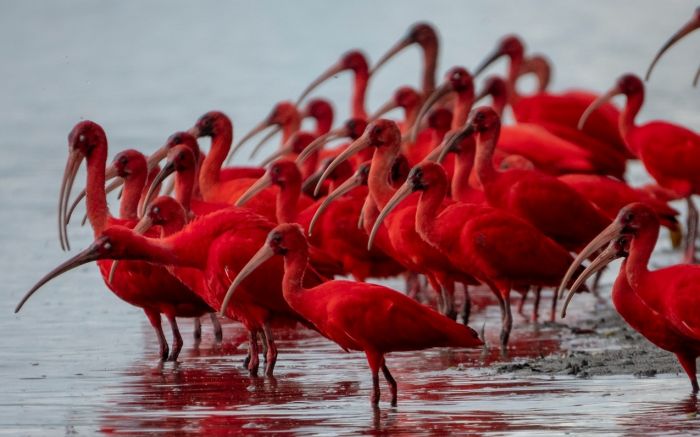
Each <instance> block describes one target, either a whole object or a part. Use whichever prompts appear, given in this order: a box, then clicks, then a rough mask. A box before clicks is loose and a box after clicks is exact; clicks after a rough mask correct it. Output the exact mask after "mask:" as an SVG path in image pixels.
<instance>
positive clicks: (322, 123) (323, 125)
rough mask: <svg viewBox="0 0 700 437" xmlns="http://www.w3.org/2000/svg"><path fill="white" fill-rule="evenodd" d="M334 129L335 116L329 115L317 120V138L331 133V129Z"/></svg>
mask: <svg viewBox="0 0 700 437" xmlns="http://www.w3.org/2000/svg"><path fill="white" fill-rule="evenodd" d="M332 127H333V115H332V114H328V115H323V116H321V117H318V118H316V136H317V137H320V136H321V135H325V134H327V133H328V132H330V131H331V128H332Z"/></svg>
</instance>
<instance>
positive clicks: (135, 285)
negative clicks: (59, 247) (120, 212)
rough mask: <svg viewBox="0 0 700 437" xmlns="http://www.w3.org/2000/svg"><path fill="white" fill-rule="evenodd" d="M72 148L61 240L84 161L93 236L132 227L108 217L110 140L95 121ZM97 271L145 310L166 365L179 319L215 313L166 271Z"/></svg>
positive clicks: (178, 341)
mask: <svg viewBox="0 0 700 437" xmlns="http://www.w3.org/2000/svg"><path fill="white" fill-rule="evenodd" d="M68 146H69V155H68V160H67V162H66V169H65V172H64V175H63V181H62V183H61V191H60V195H59V208H58V220H59V236H60V238H61V241H62V243H63V244H64V246H65V245H67V241H68V236H67V229H66V223H65V218H66V215H65V210H66V206H67V203H68V198H69V197H70V192H71V188H72V186H73V182H74V180H75V177H76V175H77V173H78V170H79V168H80V164H81V163H82V161H83V160H85V161H86V162H87V183H86V193H87V195H86V203H87V212H88V219H89V220H90V225H91V226H92V229H93V232H94V235H95V236H96V237H97V236H99V235H100V234H101V233H102V232H103V231H104V229H106V228H107V227H108V226H112V225H121V226H134V224H135V220H123V219H118V218H115V217H113V216H112V215H111V214H110V213H109V209H108V207H107V199H106V195H105V164H106V160H107V136H106V135H105V132H104V130H103V129H102V127H100V126H99V125H98V124H97V123H94V122H91V121H82V122H80V123H78V124H77V125H75V127H74V128H73V130H72V131H71V133H70V134H69V136H68ZM141 189H143V187H142V188H141ZM98 266H99V268H100V273H101V274H102V277H103V278H104V279H105V283H106V285H107V287H108V288H109V289H110V290H111V291H112V292H113V293H114V294H115V295H117V297H119V298H120V299H122V300H124V301H125V302H127V303H130V304H132V305H134V306H136V307H139V308H142V309H143V311H144V312H145V313H146V316H147V317H148V319H149V321H150V322H151V325H152V326H153V328H154V329H155V331H156V334H157V336H158V343H159V345H160V356H161V359H163V360H165V359H170V360H173V361H175V360H176V359H177V356H178V354H179V352H180V349H181V348H182V337H181V335H180V331H179V329H178V326H177V322H176V320H175V317H201V316H202V315H204V314H206V313H209V312H211V311H212V309H211V307H210V306H208V305H207V304H206V303H205V302H204V301H203V300H202V299H201V298H200V297H199V296H197V295H196V294H195V293H194V292H193V291H192V290H190V289H189V288H187V287H186V286H185V285H183V284H182V283H181V282H180V281H178V280H177V279H176V278H175V277H174V276H172V275H171V274H170V273H168V271H167V270H166V269H165V268H164V267H162V266H158V265H154V264H150V263H146V262H138V261H128V262H125V263H122V265H121V266H120V268H119V269H118V270H117V271H116V272H115V273H114V274H112V275H110V271H111V267H112V262H111V261H108V260H102V261H100V262H98ZM110 276H111V278H110ZM109 279H111V280H109ZM161 314H165V315H166V317H167V318H168V321H169V322H170V326H171V328H172V332H173V338H174V341H173V349H172V350H171V351H170V354H169V351H168V344H167V341H166V340H165V336H164V335H163V329H162V327H161V316H160V315H161Z"/></svg>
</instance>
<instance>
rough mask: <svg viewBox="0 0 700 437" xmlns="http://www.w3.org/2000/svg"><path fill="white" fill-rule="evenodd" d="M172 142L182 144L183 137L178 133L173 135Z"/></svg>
mask: <svg viewBox="0 0 700 437" xmlns="http://www.w3.org/2000/svg"><path fill="white" fill-rule="evenodd" d="M172 142H173V143H175V144H180V143H181V142H182V138H180V135H176V136H174V137H173V140H172Z"/></svg>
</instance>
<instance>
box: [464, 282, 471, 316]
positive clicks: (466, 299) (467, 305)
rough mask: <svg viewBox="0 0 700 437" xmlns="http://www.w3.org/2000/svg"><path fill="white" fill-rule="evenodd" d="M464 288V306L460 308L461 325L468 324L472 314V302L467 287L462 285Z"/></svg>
mask: <svg viewBox="0 0 700 437" xmlns="http://www.w3.org/2000/svg"><path fill="white" fill-rule="evenodd" d="M462 286H463V288H464V305H463V306H462V323H464V324H465V325H468V324H469V317H470V316H471V313H472V300H471V297H469V285H467V284H462Z"/></svg>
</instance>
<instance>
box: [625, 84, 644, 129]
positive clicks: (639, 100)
mask: <svg viewBox="0 0 700 437" xmlns="http://www.w3.org/2000/svg"><path fill="white" fill-rule="evenodd" d="M643 103H644V90H640V91H639V92H637V93H634V94H631V95H628V96H627V102H626V103H625V107H624V108H623V109H622V112H621V113H620V122H619V129H620V134H621V135H622V138H624V139H625V141H627V137H628V135H629V134H630V133H631V131H632V129H634V128H635V119H636V118H637V114H638V113H639V110H640V109H641V107H642V104H643Z"/></svg>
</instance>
